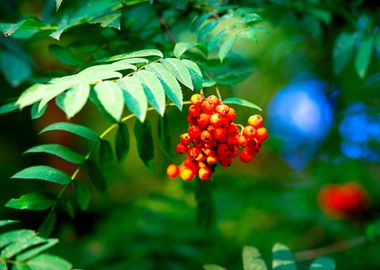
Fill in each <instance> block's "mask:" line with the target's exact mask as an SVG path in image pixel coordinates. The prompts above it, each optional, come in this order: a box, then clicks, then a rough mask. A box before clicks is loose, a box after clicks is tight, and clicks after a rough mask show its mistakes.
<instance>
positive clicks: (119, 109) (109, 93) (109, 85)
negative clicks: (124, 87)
mask: <svg viewBox="0 0 380 270" xmlns="http://www.w3.org/2000/svg"><path fill="white" fill-rule="evenodd" d="M95 92H96V94H97V97H98V99H99V101H100V103H101V104H102V105H103V107H104V109H105V110H106V111H107V112H108V113H109V114H110V115H111V116H112V117H113V118H114V119H115V120H116V121H119V120H120V118H121V115H122V114H123V109H124V97H123V92H122V91H121V89H120V87H119V86H118V84H117V83H114V82H110V81H105V82H100V83H98V84H97V85H96V86H95Z"/></svg>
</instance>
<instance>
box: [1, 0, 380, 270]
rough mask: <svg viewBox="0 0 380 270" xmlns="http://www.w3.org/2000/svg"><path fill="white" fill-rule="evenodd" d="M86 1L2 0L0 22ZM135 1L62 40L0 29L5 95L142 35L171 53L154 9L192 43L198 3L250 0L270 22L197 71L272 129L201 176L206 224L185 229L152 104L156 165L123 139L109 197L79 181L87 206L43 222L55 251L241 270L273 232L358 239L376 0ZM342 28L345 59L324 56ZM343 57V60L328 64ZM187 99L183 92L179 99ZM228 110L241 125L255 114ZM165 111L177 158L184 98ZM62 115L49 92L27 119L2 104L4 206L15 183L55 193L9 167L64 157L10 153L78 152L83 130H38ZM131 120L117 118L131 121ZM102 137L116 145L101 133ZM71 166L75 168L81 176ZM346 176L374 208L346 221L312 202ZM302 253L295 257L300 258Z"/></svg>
mask: <svg viewBox="0 0 380 270" xmlns="http://www.w3.org/2000/svg"><path fill="white" fill-rule="evenodd" d="M84 2H86V1H79V0H78V1H68V0H64V1H63V3H62V6H61V9H60V10H59V11H58V12H56V11H55V1H42V0H35V1H27V0H25V1H24V0H17V1H15V0H2V1H1V3H0V21H2V22H16V21H17V20H19V19H20V17H23V16H26V15H34V16H37V17H39V18H40V19H43V20H44V21H46V22H57V21H59V20H60V19H61V18H62V17H63V16H65V15H66V16H70V14H72V12H73V10H76V9H78V7H82V4H83V3H84ZM103 2H105V1H99V5H100V4H101V3H103ZM125 2H127V3H128V1H125ZM135 2H139V1H135ZM140 2H142V3H137V4H131V6H127V7H125V9H123V14H122V19H121V30H118V29H114V28H109V27H101V26H100V25H99V24H82V25H79V26H77V27H73V28H71V29H69V30H68V31H66V32H64V33H63V34H62V36H61V38H60V40H59V41H57V40H55V39H52V38H51V37H49V33H45V32H43V31H41V32H38V33H33V32H30V33H23V36H21V37H19V38H18V37H14V38H13V37H10V38H8V37H0V69H1V75H0V87H1V90H0V98H1V100H2V103H5V102H6V101H7V100H8V99H11V98H14V97H17V96H18V95H19V94H20V93H21V92H22V91H23V90H25V89H26V88H27V87H28V86H29V85H30V84H33V83H35V82H44V81H46V80H48V79H49V78H51V77H54V76H62V75H66V74H71V73H73V72H77V71H79V70H81V69H82V68H83V67H86V66H88V65H91V64H93V62H94V61H95V60H96V59H99V58H102V57H105V56H111V55H114V54H118V53H123V52H127V51H132V50H137V49H143V48H152V47H154V48H158V49H160V50H162V51H163V52H164V53H165V55H166V56H170V55H171V51H172V49H173V45H172V44H171V43H170V41H169V39H168V36H167V35H166V33H165V31H163V30H162V29H161V27H160V22H159V18H160V17H162V18H165V19H166V22H167V25H168V27H169V28H170V31H171V32H172V34H173V35H174V37H175V38H176V40H177V41H194V40H195V39H196V35H195V32H196V31H195V32H194V30H192V29H190V27H189V24H190V22H191V20H192V19H193V18H194V17H196V16H200V15H202V9H204V10H207V6H213V5H221V4H236V5H238V6H248V7H253V8H256V9H257V12H258V13H259V14H260V15H261V16H262V17H263V20H264V21H263V22H262V23H261V24H260V26H261V27H263V28H264V29H266V32H267V33H258V34H257V39H258V42H257V43H255V42H251V41H238V42H236V43H235V44H234V47H233V50H232V52H231V53H230V54H229V57H228V58H227V59H226V61H224V62H223V63H220V62H219V60H218V59H217V58H215V56H214V55H213V54H210V57H209V60H208V61H206V62H204V63H203V64H202V67H203V68H204V69H205V70H207V71H208V72H209V73H210V74H212V76H214V78H217V79H218V80H219V81H221V82H222V83H221V84H220V91H221V94H222V96H223V97H231V96H237V97H240V98H245V99H247V100H249V101H251V102H253V103H255V104H257V105H259V106H260V107H261V108H262V109H263V112H262V114H263V116H264V117H265V119H266V122H265V125H266V126H267V127H268V129H269V133H270V135H269V139H268V141H267V142H266V143H265V144H264V146H263V148H262V150H261V152H260V153H259V155H258V156H257V157H256V158H255V160H254V161H253V162H252V163H250V164H243V163H241V162H240V161H238V160H236V161H235V162H234V163H233V165H232V167H230V168H227V169H221V168H220V169H218V170H217V171H216V173H215V174H214V176H215V177H214V178H213V183H212V196H213V197H212V199H213V200H214V207H215V216H214V221H213V224H212V226H211V227H210V228H209V229H204V228H200V227H199V226H198V225H197V217H196V215H197V206H196V201H195V199H194V188H195V187H194V184H193V183H184V182H182V181H181V180H179V179H174V180H169V179H168V177H166V176H165V168H166V166H167V165H168V164H169V163H171V160H170V159H169V158H168V157H167V156H166V155H164V153H163V152H162V150H161V149H160V147H159V145H158V140H157V129H156V128H155V127H156V126H157V124H156V123H157V119H158V116H157V114H156V113H154V112H152V113H149V119H150V120H151V121H152V124H153V126H154V132H155V134H154V136H155V138H156V139H155V142H154V143H155V165H156V168H157V170H156V173H155V174H154V175H153V174H151V173H150V172H149V170H148V169H147V168H146V167H144V165H143V163H142V162H141V161H140V159H139V158H138V155H137V153H136V148H135V141H134V138H133V137H132V138H131V149H130V152H129V154H128V157H127V158H126V160H125V161H123V162H122V163H120V164H117V165H116V164H115V165H113V167H112V169H109V170H108V171H107V179H108V183H109V192H108V195H107V196H102V195H99V194H98V193H97V192H96V191H95V190H92V200H91V204H90V207H89V210H88V211H85V212H84V211H80V210H78V211H77V214H76V217H75V218H70V217H69V216H68V215H67V214H66V213H65V212H63V211H62V210H60V212H59V216H58V221H57V228H56V229H55V231H54V233H53V236H55V237H57V238H59V239H60V244H59V245H58V246H57V247H55V248H54V250H53V252H55V253H56V254H59V255H61V256H63V257H65V258H66V259H68V260H69V261H71V262H72V263H73V264H74V265H75V267H77V268H83V269H110V270H111V269H201V267H202V265H203V264H205V263H216V264H219V265H223V266H225V267H227V268H228V269H242V265H241V249H242V247H243V246H244V245H254V246H255V247H257V248H259V250H260V251H261V252H262V254H263V256H264V258H265V259H266V260H267V261H270V258H271V247H272V246H273V245H274V243H276V242H281V243H283V244H286V245H287V246H289V248H290V249H291V250H292V251H294V252H297V251H303V250H308V249H313V248H317V247H320V246H325V245H329V244H332V243H335V242H339V241H344V240H349V239H355V238H358V237H361V236H365V235H366V233H367V235H368V230H369V227H368V226H369V225H370V224H372V223H373V222H375V221H376V219H377V218H378V216H379V212H378V209H379V207H378V205H380V204H379V203H380V201H379V195H380V188H379V184H380V183H379V181H380V166H379V161H380V107H379V105H380V69H379V67H380V61H379V56H380V34H379V33H378V32H379V29H378V25H379V16H380V10H379V8H378V5H377V4H376V1H332V3H330V2H329V1H318V0H314V1H260V0H257V1H229V2H227V1H224V2H222V1H204V2H202V1H157V2H156V1H154V3H153V5H151V4H150V3H149V2H145V1H140ZM176 2H181V3H176ZM95 3H96V1H95ZM83 12H85V11H83ZM342 33H351V34H352V35H353V36H355V44H354V45H353V48H352V52H351V54H350V55H348V53H347V55H348V56H346V58H348V59H347V60H342V59H341V58H339V57H338V56H337V54H339V49H337V47H339V46H344V45H345V44H347V41H346V40H343V42H342V43H339V42H337V40H338V38H339V37H341V34H342ZM368 37H372V38H373V44H372V47H371V48H370V49H371V50H370V51H371V53H370V58H369V59H370V61H369V64H368V68H366V70H365V72H364V73H365V74H364V76H363V74H362V73H360V72H363V69H360V64H357V63H356V62H357V61H359V60H356V59H355V57H356V55H357V54H358V53H359V51H360V47H361V45H362V44H363V42H364V40H366V38H368ZM342 44H343V45H342ZM56 46H62V47H64V48H65V50H64V51H65V52H64V53H63V54H62V53H59V52H57V47H56ZM54 48H55V49H54ZM334 50H335V52H334ZM336 50H338V52H336ZM58 51H59V49H58ZM364 53H365V52H364ZM62 55H64V56H62ZM210 59H211V60H210ZM342 61H343V62H344V61H346V62H347V64H346V65H344V66H343V67H341V68H339V67H337V65H338V66H339V63H341V64H342V65H343V63H342ZM337 63H338V64H337ZM358 65H359V67H358ZM337 68H338V69H340V70H338V71H337V70H336V69H337ZM358 70H360V72H358ZM229 76H230V77H229ZM234 78H235V79H236V80H235V79H234ZM231 81H233V84H231ZM223 82H224V83H223ZM206 94H207V95H208V94H215V90H214V89H213V88H210V89H209V90H206ZM190 95H191V93H190V92H187V93H186V97H187V98H188V97H189V96H190ZM232 107H234V108H235V109H236V111H237V113H238V116H237V122H240V123H242V124H246V121H247V118H248V117H249V115H251V114H253V113H257V111H254V110H252V109H247V108H243V107H238V106H232ZM166 117H167V118H168V119H169V127H170V129H169V130H170V134H171V136H170V137H171V139H172V140H171V141H172V143H171V144H172V149H173V150H172V153H171V155H172V157H173V159H174V160H175V161H177V162H180V161H181V159H182V157H179V156H178V155H176V154H175V151H174V146H175V144H176V143H177V141H178V137H179V135H180V134H181V133H182V132H183V131H184V130H185V129H186V128H187V123H186V110H184V111H183V112H182V113H179V111H178V110H177V109H176V108H174V107H173V108H169V109H168V110H167V112H166ZM65 120H66V118H65V116H64V114H63V113H62V112H61V111H59V109H58V108H57V107H56V106H54V104H53V103H52V104H49V108H48V110H47V112H46V114H45V115H44V116H42V117H41V118H40V119H37V120H31V119H30V109H24V110H23V111H21V112H19V111H16V112H12V113H10V114H7V115H4V116H2V118H1V133H0V149H1V151H0V175H1V182H0V185H1V186H0V203H1V204H4V203H5V202H6V201H8V200H9V199H10V198H11V197H18V196H20V195H21V194H24V193H25V192H32V191H36V190H44V191H47V192H50V193H53V194H55V193H56V192H58V190H56V189H55V187H54V186H51V185H48V184H43V183H42V184H41V183H32V182H30V183H29V182H28V181H24V182H23V181H22V180H9V177H10V176H11V175H13V174H14V173H15V172H17V171H18V170H20V169H21V168H24V167H26V166H28V165H32V164H34V165H36V164H49V165H51V166H55V167H57V168H60V169H62V170H64V171H67V172H69V173H70V172H72V171H73V169H74V167H72V166H71V165H70V164H68V163H65V162H63V161H61V160H59V159H58V158H57V159H55V158H52V157H51V156H47V155H46V156H45V155H32V156H23V155H22V152H23V151H25V150H26V149H27V148H29V147H31V146H34V145H37V144H42V143H48V142H60V143H62V144H64V145H67V146H70V147H73V148H75V149H78V150H79V151H80V152H82V153H85V152H86V151H87V150H86V149H87V147H88V145H87V144H86V142H85V141H81V140H78V139H77V138H76V137H74V136H70V135H69V134H63V133H51V134H50V135H49V134H46V135H45V134H44V135H41V136H38V132H39V130H41V129H42V128H43V127H45V126H47V125H48V124H49V123H52V122H56V121H65ZM73 121H75V122H78V123H83V124H85V125H87V126H89V127H92V128H93V129H95V130H96V131H99V132H101V131H103V130H104V129H105V128H107V126H109V125H110V123H109V122H107V121H106V120H105V119H104V118H103V117H102V115H101V114H100V113H99V112H98V111H97V110H96V108H95V107H94V106H93V105H92V104H87V105H86V107H85V110H84V111H83V112H81V113H80V114H79V115H78V116H77V117H75V118H74V119H73ZM133 122H134V120H132V121H130V122H129V123H128V126H129V129H130V131H132V125H133ZM109 139H110V141H111V142H113V134H112V135H111V136H110V137H109ZM82 174H83V175H81V177H80V179H81V180H82V179H83V181H87V180H86V174H85V173H83V172H82ZM349 181H357V182H359V183H360V184H361V185H362V186H363V187H364V188H365V189H367V190H368V192H369V194H370V197H371V204H372V208H371V210H370V211H369V212H368V213H366V215H365V216H364V217H361V218H360V219H359V218H358V219H357V220H336V219H331V218H330V217H327V216H326V215H324V214H323V212H322V211H321V209H320V207H319V206H318V201H317V197H318V192H319V190H320V189H321V187H322V186H324V185H325V184H327V183H345V182H349ZM70 194H71V193H70V192H68V193H67V194H66V195H67V196H70ZM0 214H1V217H2V218H3V217H4V218H13V219H21V220H22V223H23V225H25V226H28V227H31V228H33V229H37V228H38V226H39V225H40V223H41V221H42V220H43V217H44V216H45V215H46V213H43V212H42V213H41V212H38V213H34V212H32V213H31V212H27V211H18V212H17V211H14V210H10V209H7V208H5V207H2V208H0ZM372 229H373V228H372ZM378 251H379V245H378V243H377V242H376V241H371V240H368V241H367V242H366V243H365V244H363V245H360V246H358V247H354V248H352V249H347V250H343V251H340V252H336V253H332V254H329V256H331V257H332V258H334V259H335V261H336V263H337V269H379V268H380V258H379V256H378ZM309 262H310V261H309V260H300V261H299V265H300V267H301V269H303V267H304V268H305V269H306V266H307V265H308V264H309Z"/></svg>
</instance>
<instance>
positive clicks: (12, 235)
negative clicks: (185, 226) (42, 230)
mask: <svg viewBox="0 0 380 270" xmlns="http://www.w3.org/2000/svg"><path fill="white" fill-rule="evenodd" d="M35 235H36V233H35V232H34V231H32V230H25V229H21V230H15V231H10V232H6V233H3V234H0V249H1V248H3V247H5V246H7V245H9V244H10V243H13V242H17V241H18V240H19V239H21V238H28V237H31V236H35Z"/></svg>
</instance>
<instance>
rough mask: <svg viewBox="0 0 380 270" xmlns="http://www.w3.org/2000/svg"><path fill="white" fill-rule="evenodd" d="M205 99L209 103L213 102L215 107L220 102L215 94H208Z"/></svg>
mask: <svg viewBox="0 0 380 270" xmlns="http://www.w3.org/2000/svg"><path fill="white" fill-rule="evenodd" d="M206 100H207V101H208V102H210V103H213V104H214V105H215V107H216V106H217V105H218V104H219V103H220V101H219V98H218V97H217V96H215V95H211V96H208V97H207V99H206Z"/></svg>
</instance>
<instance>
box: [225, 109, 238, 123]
mask: <svg viewBox="0 0 380 270" xmlns="http://www.w3.org/2000/svg"><path fill="white" fill-rule="evenodd" d="M235 116H236V112H235V110H234V109H232V108H230V109H229V111H228V115H227V117H228V120H230V121H234V120H235Z"/></svg>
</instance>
